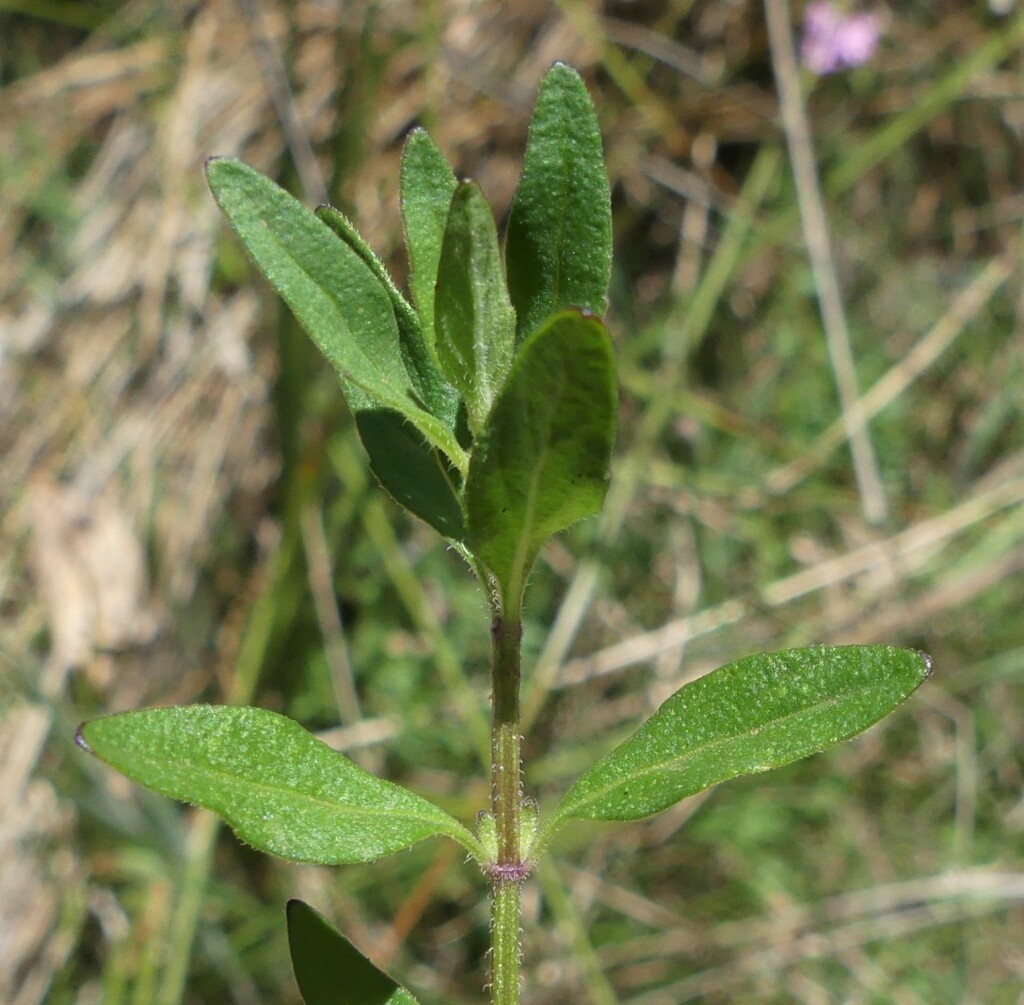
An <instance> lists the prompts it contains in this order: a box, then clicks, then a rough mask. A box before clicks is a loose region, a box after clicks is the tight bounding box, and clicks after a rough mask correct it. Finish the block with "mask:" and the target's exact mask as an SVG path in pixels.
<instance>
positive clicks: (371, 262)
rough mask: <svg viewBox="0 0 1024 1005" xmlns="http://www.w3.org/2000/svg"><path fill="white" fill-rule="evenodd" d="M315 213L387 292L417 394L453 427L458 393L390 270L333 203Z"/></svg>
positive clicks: (321, 207) (430, 410)
mask: <svg viewBox="0 0 1024 1005" xmlns="http://www.w3.org/2000/svg"><path fill="white" fill-rule="evenodd" d="M316 215H317V217H318V218H319V219H321V220H323V222H324V223H326V224H327V226H328V227H330V228H331V230H333V231H334V233H335V234H337V235H338V237H340V238H341V239H342V240H343V241H344V242H345V243H346V244H347V245H348V246H349V247H350V248H351V249H352V250H353V251H354V252H355V253H356V254H357V255H358V256H359V258H360V259H361V260H362V262H363V263H364V264H365V265H366V267H367V268H368V269H369V270H370V271H371V272H372V273H373V275H374V276H375V277H376V278H377V281H378V282H379V283H380V284H381V286H383V287H384V289H385V290H386V291H387V294H388V298H389V299H390V301H391V306H392V308H393V309H394V312H395V321H396V322H397V324H398V344H399V348H400V350H401V353H402V361H403V362H404V364H405V368H406V371H407V372H408V374H409V377H410V378H411V380H412V382H413V386H414V387H415V389H416V393H417V395H418V396H419V398H420V400H421V401H422V402H423V404H424V405H425V406H426V408H427V410H428V411H429V412H431V413H432V414H433V415H436V416H438V417H439V418H441V419H442V420H444V422H445V423H446V424H447V425H448V426H450V427H452V428H454V426H455V413H456V410H457V408H458V404H459V399H458V396H457V395H456V394H455V392H454V390H453V388H452V387H451V386H450V385H449V384H448V382H447V381H446V380H445V379H444V377H443V376H442V375H441V371H440V370H439V369H438V364H437V360H436V359H435V357H434V355H433V352H432V350H431V349H430V348H429V347H428V345H427V342H426V340H425V339H424V337H423V332H422V330H421V328H420V322H419V318H418V317H417V316H416V312H415V311H414V310H413V309H412V307H411V306H410V305H409V302H408V301H407V300H406V299H405V297H403V296H402V294H401V293H400V292H399V289H398V287H397V286H395V282H394V280H393V279H392V278H391V273H389V272H388V270H387V268H386V267H385V265H384V263H383V262H382V261H381V260H380V259H379V258H378V257H377V256H376V255H375V254H374V252H373V249H372V248H371V247H370V246H369V245H368V244H367V243H366V241H365V240H364V239H363V236H362V234H360V233H359V231H358V230H356V228H355V226H354V225H353V224H352V221H351V220H349V218H348V217H347V216H345V214H344V213H342V212H341V211H340V210H337V209H335V208H334V207H333V206H318V207H317V209H316Z"/></svg>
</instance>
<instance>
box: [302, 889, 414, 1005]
mask: <svg viewBox="0 0 1024 1005" xmlns="http://www.w3.org/2000/svg"><path fill="white" fill-rule="evenodd" d="M287 914H288V951H289V953H290V954H291V958H292V969H293V970H294V971H295V981H296V983H297V984H298V985H299V991H300V992H301V993H302V999H303V1001H304V1002H305V1003H306V1005H416V999H415V998H413V996H412V995H411V994H410V993H409V992H408V991H406V990H405V988H403V987H402V986H401V985H400V984H398V983H397V982H395V981H393V980H392V979H391V978H390V977H388V975H387V974H385V973H383V972H382V971H380V970H378V969H377V968H376V967H375V966H374V965H373V964H372V963H371V962H370V961H369V960H368V959H367V958H366V957H365V956H363V954H362V953H360V952H359V950H358V949H356V947H355V946H353V945H352V943H351V942H349V941H348V939H346V938H345V936H343V935H342V934H341V933H340V932H339V931H337V930H336V929H335V928H334V927H333V926H332V925H330V924H328V922H327V920H326V918H324V917H323V916H322V915H321V914H319V913H318V912H317V911H314V910H313V908H311V907H310V906H309V905H308V904H304V903H303V902H302V901H301V900H290V901H288V908H287Z"/></svg>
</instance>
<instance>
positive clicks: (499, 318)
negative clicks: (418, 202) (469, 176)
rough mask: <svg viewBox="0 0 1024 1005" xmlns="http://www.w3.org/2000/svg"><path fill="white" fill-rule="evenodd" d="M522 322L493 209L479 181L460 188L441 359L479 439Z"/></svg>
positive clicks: (441, 318)
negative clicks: (510, 292)
mask: <svg viewBox="0 0 1024 1005" xmlns="http://www.w3.org/2000/svg"><path fill="white" fill-rule="evenodd" d="M515 334H516V316H515V312H514V311H513V310H512V304H511V302H510V301H509V298H508V290H507V289H506V287H505V270H504V268H503V266H502V262H501V252H500V251H499V249H498V232H497V229H496V228H495V226H494V216H493V214H492V213H491V207H490V205H489V204H488V202H487V199H486V198H485V197H484V194H483V192H481V191H480V186H479V185H477V184H476V183H475V182H464V183H463V184H461V185H459V187H458V188H457V189H456V190H455V195H454V196H453V197H452V204H451V208H450V209H449V211H448V222H447V225H446V227H445V232H444V243H443V244H442V246H441V260H440V263H439V265H438V272H437V291H436V294H435V300H434V337H435V339H436V346H437V355H438V359H440V361H441V366H442V367H443V368H444V372H445V374H446V376H447V377H448V379H449V380H450V381H451V382H452V384H453V385H454V386H455V388H456V389H457V390H458V392H459V393H460V394H461V395H462V399H463V401H465V403H466V412H467V415H468V419H469V428H470V430H471V431H472V433H473V436H474V437H476V436H479V435H480V432H481V430H482V429H483V425H484V422H485V421H486V419H487V413H488V412H489V411H490V410H491V403H492V402H493V401H494V396H495V395H496V394H497V393H498V390H499V389H500V388H501V385H502V384H503V383H504V382H505V376H506V375H507V374H508V368H509V365H510V364H511V362H512V348H513V345H514V343H515Z"/></svg>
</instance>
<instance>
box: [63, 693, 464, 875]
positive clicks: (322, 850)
mask: <svg viewBox="0 0 1024 1005" xmlns="http://www.w3.org/2000/svg"><path fill="white" fill-rule="evenodd" d="M76 739H77V741H78V742H79V744H80V745H82V746H83V747H84V748H85V749H86V750H88V751H90V752H91V753H94V754H95V755H96V756H97V757H99V758H100V759H101V760H103V761H106V762H107V764H109V765H111V766H112V767H114V768H116V769H117V770H118V771H120V772H121V773H122V774H124V775H127V776H128V777H129V778H131V779H132V780H133V781H136V782H139V783H141V784H142V785H145V786H146V787H147V788H150V789H154V790H155V791H157V792H161V793H163V794H164V795H166V796H171V797H173V798H174V799H180V800H182V801H183V802H187V803H192V804H194V805H196V806H204V807H206V808H207V809H210V810H213V811H214V812H215V813H218V814H219V815H220V816H222V817H223V818H224V819H225V820H226V821H227V822H228V823H229V824H230V825H231V827H232V828H233V829H234V831H235V832H236V833H237V834H238V836H239V837H240V838H241V839H242V840H243V841H246V842H248V843H249V844H251V845H252V846H253V847H254V848H257V849H259V850H260V851H265V852H270V853H271V854H274V855H280V856H281V857H282V858H287V859H292V860H293V861H298V862H319V863H322V864H334V865H336V864H341V863H348V862H372V861H373V860H374V859H377V858H380V857H381V856H382V855H388V854H390V853H391V852H395V851H400V850H401V849H403V848H408V847H409V846H410V845H412V844H415V843H416V842H417V841H420V840H422V839H423V838H427V837H432V836H433V835H436V834H445V835H447V836H448V837H451V838H454V839H455V840H456V841H458V842H459V843H460V844H463V845H464V846H465V847H466V848H468V849H469V850H470V851H471V852H472V853H473V854H474V855H477V854H478V853H479V852H480V848H479V842H477V840H476V838H475V837H474V836H473V835H472V834H471V833H470V832H469V831H468V830H467V829H466V828H465V827H463V826H462V825H461V824H460V823H459V822H458V821H457V820H455V819H454V818H453V817H451V816H449V815H448V814H447V813H445V812H444V810H442V809H441V808H440V807H438V806H435V805H434V804H433V803H430V802H427V800H426V799H423V798H421V797H420V796H417V795H415V794H414V793H412V792H410V791H409V790H408V789H403V788H402V787H401V786H399V785H394V784H392V783H391V782H386V781H384V780H383V779H380V778H377V777H375V776H374V775H371V774H369V773H368V772H366V771H363V769H362V768H359V767H357V766H356V765H355V764H353V763H352V762H351V761H350V760H348V758H346V757H343V756H342V755H341V754H339V753H337V752H336V751H334V750H332V749H331V748H330V747H328V746H327V744H326V743H323V742H321V741H320V740H318V739H317V738H316V737H315V736H313V735H312V734H311V733H308V732H307V731H306V730H304V729H303V728H302V727H301V726H300V725H299V724H298V723H297V722H294V721H293V720H291V719H288V718H286V717H285V716H283V715H278V714H277V713H276V712H269V711H266V710H264V709H259V708H240V707H237V706H231V705H221V706H212V705H186V706H181V707H177V708H155V709H144V710H143V711H140V712H124V713H121V714H118V715H110V716H107V717H105V718H103V719H95V720H93V721H92V722H87V723H85V724H84V725H83V726H81V727H80V728H79V731H78V736H77V737H76Z"/></svg>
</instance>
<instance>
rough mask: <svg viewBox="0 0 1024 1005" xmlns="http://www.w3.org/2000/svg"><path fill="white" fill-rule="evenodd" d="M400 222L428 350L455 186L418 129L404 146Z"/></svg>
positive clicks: (440, 158)
mask: <svg viewBox="0 0 1024 1005" xmlns="http://www.w3.org/2000/svg"><path fill="white" fill-rule="evenodd" d="M400 185H401V200H402V220H403V222H404V224H405V246H406V249H407V250H408V253H409V289H410V290H411V291H412V299H413V303H415V304H416V310H417V311H418V313H419V317H420V324H421V325H422V327H423V336H424V338H425V339H426V340H427V343H428V344H429V345H433V344H434V285H435V284H436V282H437V266H438V262H439V261H440V260H441V244H442V242H443V240H444V228H445V222H446V221H447V219H448V207H449V206H450V205H451V201H452V196H453V195H454V194H455V189H456V187H457V186H458V182H457V181H456V180H455V175H454V174H452V169H451V168H450V167H449V166H448V162H447V161H446V160H445V159H444V154H442V153H441V151H440V150H439V149H438V148H437V144H436V143H434V141H433V140H432V139H431V138H430V136H429V134H428V133H427V132H426V131H424V130H423V129H414V130H413V131H412V132H411V133H409V138H408V139H407V140H406V141H405V149H404V150H403V151H402V169H401V179H400Z"/></svg>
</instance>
